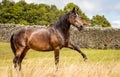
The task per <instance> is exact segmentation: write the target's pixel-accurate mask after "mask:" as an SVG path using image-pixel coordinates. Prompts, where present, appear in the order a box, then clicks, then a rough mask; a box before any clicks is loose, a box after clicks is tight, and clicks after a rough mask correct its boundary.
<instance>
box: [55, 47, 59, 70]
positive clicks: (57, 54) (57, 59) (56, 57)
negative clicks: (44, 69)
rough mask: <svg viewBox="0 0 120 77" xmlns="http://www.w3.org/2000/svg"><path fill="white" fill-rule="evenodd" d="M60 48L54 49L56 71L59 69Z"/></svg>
mask: <svg viewBox="0 0 120 77" xmlns="http://www.w3.org/2000/svg"><path fill="white" fill-rule="evenodd" d="M59 50H60V49H59V48H56V49H54V57H55V67H56V71H57V70H58V64H59Z"/></svg>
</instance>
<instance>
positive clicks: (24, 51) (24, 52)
mask: <svg viewBox="0 0 120 77" xmlns="http://www.w3.org/2000/svg"><path fill="white" fill-rule="evenodd" d="M28 50H29V48H27V47H25V48H24V50H23V52H22V54H21V56H20V57H19V59H18V65H19V70H21V63H22V60H23V58H24V57H25V55H26V53H27V51H28Z"/></svg>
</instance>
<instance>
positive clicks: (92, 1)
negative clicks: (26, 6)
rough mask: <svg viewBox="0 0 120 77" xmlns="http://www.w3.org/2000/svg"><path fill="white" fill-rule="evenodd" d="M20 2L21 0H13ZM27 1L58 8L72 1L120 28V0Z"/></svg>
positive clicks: (87, 12) (114, 26) (88, 13)
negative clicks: (102, 16)
mask: <svg viewBox="0 0 120 77" xmlns="http://www.w3.org/2000/svg"><path fill="white" fill-rule="evenodd" d="M1 1H2V0H0V2H1ZM13 1H15V2H18V1H19V0H13ZM25 1H26V2H27V3H36V4H39V3H44V4H48V5H56V6H57V8H58V9H63V8H64V6H66V5H67V4H68V3H70V2H72V3H74V4H76V5H77V6H79V7H80V9H81V10H82V11H83V12H84V13H85V14H86V15H87V16H88V17H89V18H92V16H95V15H96V14H99V15H104V16H105V17H106V18H107V20H108V21H109V22H110V23H111V25H112V27H113V28H120V0H25Z"/></svg>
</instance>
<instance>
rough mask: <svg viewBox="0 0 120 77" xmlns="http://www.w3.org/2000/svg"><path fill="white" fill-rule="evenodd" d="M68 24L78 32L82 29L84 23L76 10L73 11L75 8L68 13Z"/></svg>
mask: <svg viewBox="0 0 120 77" xmlns="http://www.w3.org/2000/svg"><path fill="white" fill-rule="evenodd" d="M69 22H70V24H72V25H73V26H75V27H77V28H78V30H82V29H83V25H84V22H83V20H82V19H81V17H80V15H79V13H78V10H75V8H73V10H71V11H70V12H69Z"/></svg>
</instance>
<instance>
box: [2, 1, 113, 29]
mask: <svg viewBox="0 0 120 77" xmlns="http://www.w3.org/2000/svg"><path fill="white" fill-rule="evenodd" d="M74 7H75V8H76V9H78V11H79V14H80V16H81V18H82V19H84V20H87V21H90V19H89V18H88V17H87V16H86V15H85V13H84V12H82V10H81V9H80V7H78V6H77V5H75V4H74V3H68V4H67V5H66V6H65V7H64V9H63V10H59V9H58V8H57V7H56V6H55V5H47V4H34V3H31V4H28V3H26V2H25V0H20V1H19V2H16V3H15V2H13V1H11V0H2V2H0V23H3V24H5V23H13V24H24V25H49V24H50V23H54V22H56V21H57V20H58V18H59V17H60V15H62V14H63V13H65V12H68V11H69V10H71V9H73V8H74ZM91 22H92V23H91V24H92V25H102V27H108V26H111V25H110V23H109V22H108V21H107V19H106V18H105V17H104V16H99V15H96V16H93V19H92V20H91Z"/></svg>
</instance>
